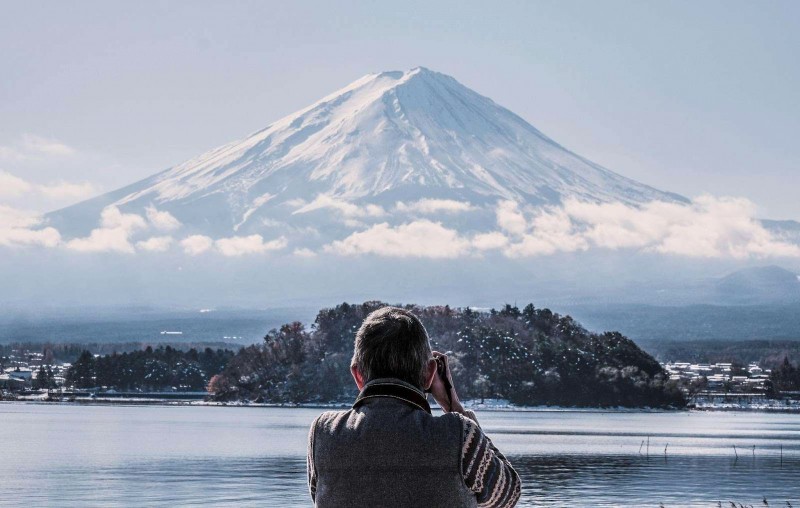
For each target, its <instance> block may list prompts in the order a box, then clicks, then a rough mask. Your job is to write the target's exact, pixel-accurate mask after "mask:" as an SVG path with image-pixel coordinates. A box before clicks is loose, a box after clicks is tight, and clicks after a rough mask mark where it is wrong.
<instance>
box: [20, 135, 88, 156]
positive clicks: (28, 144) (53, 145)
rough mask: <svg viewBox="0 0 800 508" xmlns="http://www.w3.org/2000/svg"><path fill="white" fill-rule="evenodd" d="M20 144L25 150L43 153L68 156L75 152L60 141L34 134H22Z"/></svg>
mask: <svg viewBox="0 0 800 508" xmlns="http://www.w3.org/2000/svg"><path fill="white" fill-rule="evenodd" d="M21 146H22V148H23V149H24V150H25V151H26V152H32V153H41V154H45V155H58V156H68V155H74V154H75V153H76V150H75V149H74V148H72V147H71V146H68V145H66V144H65V143H62V142H61V141H58V140H55V139H50V138H44V137H41V136H36V135H34V134H23V135H22V143H21Z"/></svg>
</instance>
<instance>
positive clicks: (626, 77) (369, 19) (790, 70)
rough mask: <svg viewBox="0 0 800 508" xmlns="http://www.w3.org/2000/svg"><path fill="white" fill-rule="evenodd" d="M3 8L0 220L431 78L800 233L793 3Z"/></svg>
mask: <svg viewBox="0 0 800 508" xmlns="http://www.w3.org/2000/svg"><path fill="white" fill-rule="evenodd" d="M0 7H2V18H0V45H1V46H2V48H3V50H2V52H0V74H2V76H3V78H2V79H0V185H5V189H2V188H0V205H2V204H10V205H12V206H15V207H27V208H30V209H37V210H43V209H48V208H55V207H58V206H62V205H63V204H67V203H69V202H71V201H74V200H76V199H78V197H80V196H82V195H86V194H89V193H91V192H96V191H99V190H111V189H113V188H115V187H117V186H120V185H123V184H126V183H129V182H132V181H134V180H136V179H139V178H141V177H144V176H147V175H149V174H152V173H154V172H156V171H159V170H162V169H165V168H167V167H169V166H172V165H174V164H176V163H179V162H181V161H183V160H185V159H187V158H189V157H192V156H194V155H197V154H199V153H201V152H203V151H205V150H207V149H209V148H213V147H215V146H217V145H220V144H222V143H224V142H227V141H230V140H233V139H236V138H239V137H242V136H244V135H246V134H248V133H250V132H252V131H254V130H257V129H260V128H263V127H265V126H266V125H268V124H269V123H270V122H272V121H273V120H276V119H278V118H279V117H281V116H283V115H285V114H287V113H290V112H292V111H294V110H297V109H299V108H301V107H303V106H306V105H308V104H309V103H311V102H312V101H315V100H317V99H319V98H320V97H322V96H323V95H326V94H328V93H329V92H332V91H334V90H335V89H337V88H340V87H342V86H344V85H346V84H347V83H349V82H350V81H353V80H355V79H356V78H358V77H360V76H362V75H364V74H366V73H368V72H374V71H381V70H392V69H408V68H411V67H415V66H417V65H424V66H426V67H429V68H431V69H434V70H437V71H440V72H444V73H446V74H450V75H452V76H454V77H455V78H456V79H458V80H459V81H461V82H462V83H464V84H465V85H467V86H469V87H471V88H473V89H475V90H476V91H478V92H480V93H482V94H484V95H487V96H489V97H491V98H492V99H494V100H495V101H496V102H498V103H499V104H502V105H503V106H506V107H508V108H509V109H511V110H512V111H514V112H516V113H517V114H519V115H520V116H522V117H523V118H525V119H526V120H528V121H529V122H531V123H532V124H533V125H535V126H536V127H537V128H539V129H540V130H542V131H543V132H545V133H546V134H548V135H549V136H550V137H552V138H554V139H555V140H557V141H558V142H560V143H561V144H563V145H565V146H566V147H567V148H570V149H572V150H574V151H576V152H577V153H579V154H581V155H584V156H586V157H588V158H590V159H592V160H594V161H596V162H599V163H600V164H603V165H604V166H606V167H608V168H610V169H613V170H615V171H617V172H619V173H622V174H624V175H626V176H629V177H633V178H635V179H638V180H641V181H643V182H645V183H648V184H650V185H653V186H656V187H659V188H662V189H666V190H672V191H676V192H679V193H682V194H684V195H688V196H694V195H697V194H700V193H703V192H710V193H713V194H715V195H736V196H746V197H748V198H750V199H752V200H753V201H755V202H756V203H757V204H758V205H759V206H760V207H761V210H762V212H763V213H762V215H764V216H767V217H771V218H793V219H800V200H798V199H797V191H798V183H800V177H798V169H800V143H799V142H798V133H800V63H799V62H800V58H798V55H797V48H800V2H793V1H783V2H780V1H771V2H738V1H737V2H733V1H703V2H696V1H686V2H680V1H670V2H655V1H651V2H646V1H626V2H622V1H613V2H612V1H605V2H590V1H581V2H565V1H526V2H503V3H502V4H500V5H497V3H489V2H464V1H458V2H436V3H435V4H434V3H433V2H408V1H406V2H392V3H389V2H337V3H336V5H334V2H327V1H325V2H274V3H268V2H247V1H239V2H234V1H227V2H198V1H191V2H189V1H185V2H176V1H172V2H127V3H122V2H107V1H103V2H99V1H98V2H89V1H84V2H61V1H53V2H36V3H32V2H23V1H18V2H0ZM3 178H4V180H3ZM4 182H5V183H4ZM65 183H66V184H82V185H78V186H75V185H72V186H70V185H64V184H65ZM25 185H28V187H26V188H25V189H27V190H25V189H23V187H24V186H25ZM20 189H22V190H25V192H23V191H22V190H20ZM31 189H33V190H31Z"/></svg>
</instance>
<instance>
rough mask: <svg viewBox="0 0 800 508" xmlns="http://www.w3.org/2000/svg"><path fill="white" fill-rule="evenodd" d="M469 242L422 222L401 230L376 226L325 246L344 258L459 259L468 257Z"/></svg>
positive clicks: (449, 231)
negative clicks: (364, 255)
mask: <svg viewBox="0 0 800 508" xmlns="http://www.w3.org/2000/svg"><path fill="white" fill-rule="evenodd" d="M469 250H470V249H469V241H468V240H466V239H464V238H462V237H461V236H460V235H459V234H458V232H457V231H455V230H452V229H448V228H446V227H444V226H442V225H441V223H438V222H431V221H429V220H419V221H414V222H410V223H408V224H403V225H400V226H396V227H393V226H390V225H389V224H387V223H385V222H384V223H381V224H376V225H374V226H372V227H371V228H369V229H367V230H366V231H361V232H358V233H353V234H351V235H350V236H348V237H347V238H345V239H344V240H339V241H335V242H333V243H331V244H329V245H326V246H325V251H326V252H333V253H336V254H343V255H351V256H352V255H360V254H377V255H380V256H388V257H419V258H433V259H443V258H456V257H459V256H462V255H466V254H468V253H469Z"/></svg>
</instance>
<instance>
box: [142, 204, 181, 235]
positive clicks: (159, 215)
mask: <svg viewBox="0 0 800 508" xmlns="http://www.w3.org/2000/svg"><path fill="white" fill-rule="evenodd" d="M145 215H147V220H148V221H150V224H152V225H153V226H154V227H155V228H156V229H159V230H161V231H174V230H176V229H178V228H180V227H181V221H179V220H178V219H176V218H175V216H174V215H172V214H171V213H169V212H167V211H159V210H157V209H156V207H154V206H148V207H147V208H146V209H145Z"/></svg>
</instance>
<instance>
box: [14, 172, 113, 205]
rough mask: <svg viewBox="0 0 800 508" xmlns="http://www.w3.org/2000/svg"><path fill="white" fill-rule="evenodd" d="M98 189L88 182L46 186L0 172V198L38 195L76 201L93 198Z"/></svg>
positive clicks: (48, 184) (57, 183) (49, 184)
mask: <svg viewBox="0 0 800 508" xmlns="http://www.w3.org/2000/svg"><path fill="white" fill-rule="evenodd" d="M98 191H99V189H98V188H97V187H96V186H95V185H93V184H91V183H89V182H79V183H74V182H64V181H57V182H51V183H47V184H40V183H34V182H30V181H28V180H25V179H24V178H20V177H18V176H15V175H12V174H11V173H9V172H7V171H0V198H2V199H9V198H19V197H25V196H29V195H31V194H40V195H42V196H44V197H46V198H49V199H55V200H76V199H85V198H88V197H90V196H93V195H94V194H96V193H97V192H98Z"/></svg>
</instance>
